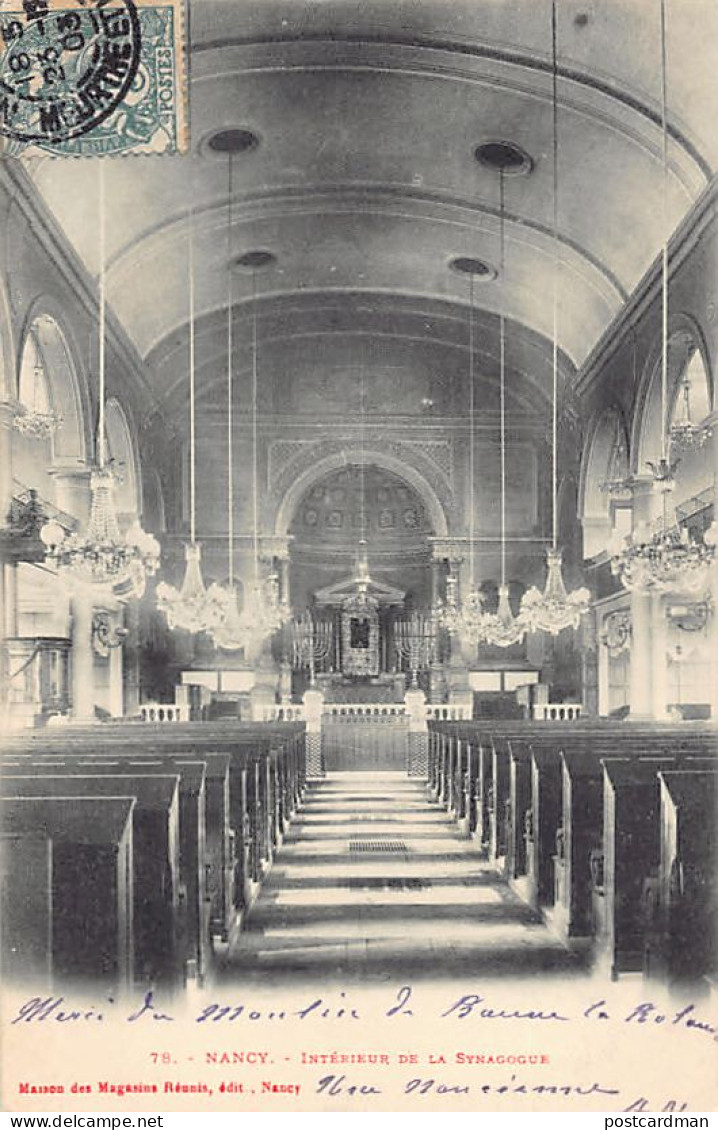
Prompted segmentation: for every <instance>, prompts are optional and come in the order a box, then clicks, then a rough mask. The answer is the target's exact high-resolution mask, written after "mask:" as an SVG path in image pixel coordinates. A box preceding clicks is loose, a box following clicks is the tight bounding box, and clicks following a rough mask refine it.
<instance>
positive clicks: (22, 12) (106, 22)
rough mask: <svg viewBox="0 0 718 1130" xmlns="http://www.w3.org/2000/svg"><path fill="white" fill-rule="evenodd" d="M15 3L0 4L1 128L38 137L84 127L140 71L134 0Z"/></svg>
mask: <svg viewBox="0 0 718 1130" xmlns="http://www.w3.org/2000/svg"><path fill="white" fill-rule="evenodd" d="M11 2H12V0H11ZM13 7H16V8H17V10H16V11H8V10H5V9H4V6H3V8H0V134H4V135H5V136H6V137H10V138H12V139H14V140H15V141H21V142H25V143H35V144H41V145H46V144H48V143H49V144H56V143H58V142H64V141H71V140H72V139H73V138H78V137H82V136H84V135H86V134H87V133H89V131H90V130H92V129H93V128H94V127H95V126H97V125H99V124H100V122H103V121H104V120H105V119H106V118H108V117H109V116H110V115H111V114H112V113H113V112H114V111H115V110H116V109H117V108H118V106H120V105H121V103H122V101H123V99H124V98H125V96H126V95H127V93H128V91H129V90H130V88H131V86H132V83H133V81H134V79H135V76H136V74H137V68H138V66H139V63H140V51H141V34H140V20H139V16H138V13H137V9H136V7H135V4H134V3H133V0H62V2H61V4H59V5H58V6H57V7H55V4H54V3H53V0H16V4H15V5H13Z"/></svg>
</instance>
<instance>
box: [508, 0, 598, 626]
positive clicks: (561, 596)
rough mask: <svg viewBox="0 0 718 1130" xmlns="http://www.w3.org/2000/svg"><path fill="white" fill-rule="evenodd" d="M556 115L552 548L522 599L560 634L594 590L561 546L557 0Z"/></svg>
mask: <svg viewBox="0 0 718 1130" xmlns="http://www.w3.org/2000/svg"><path fill="white" fill-rule="evenodd" d="M551 46H552V116H553V252H554V255H553V303H552V305H553V365H552V369H553V390H552V426H551V447H552V463H551V522H552V538H551V548H550V549H548V550H547V552H546V562H547V575H546V584H545V587H544V590H543V592H541V591H540V590H539V589H537V588H530V589H528V591H527V592H525V593H524V595H523V598H522V600H521V609H520V616H521V619H522V620H523V621H524V623H525V624H526V625H527V627H528V628H529V629H530V630H531V631H532V632H535V631H543V632H549V633H550V634H551V635H552V636H556V635H558V633H559V632H561V631H563V629H564V628H577V627H578V625H579V623H580V621H581V616H582V615H584V614H585V613H586V612H588V610H589V607H590V601H591V594H590V593H589V591H588V589H586V588H579V589H575V590H574V591H573V592H571V593H568V592H567V591H566V586H565V584H564V580H563V572H562V567H561V566H562V551H561V550H560V549H559V546H558V499H557V493H558V492H557V485H558V269H559V250H558V70H557V63H556V0H553V3H552V4H551Z"/></svg>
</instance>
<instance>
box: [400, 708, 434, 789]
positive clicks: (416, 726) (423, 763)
mask: <svg viewBox="0 0 718 1130" xmlns="http://www.w3.org/2000/svg"><path fill="white" fill-rule="evenodd" d="M404 702H405V704H406V711H407V714H408V715H409V733H408V741H409V749H408V751H407V769H408V773H409V776H410V777H424V778H426V777H428V774H429V727H428V725H427V722H426V696H425V694H424V692H423V691H422V690H421V689H420V688H418V687H414V688H410V689H409V690H408V691H407V692H406V694H405V695H404Z"/></svg>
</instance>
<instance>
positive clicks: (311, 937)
mask: <svg viewBox="0 0 718 1130" xmlns="http://www.w3.org/2000/svg"><path fill="white" fill-rule="evenodd" d="M582 972H583V970H582V967H581V963H580V961H579V960H578V959H577V958H576V957H575V955H573V954H571V953H570V952H569V951H568V950H567V949H566V948H565V947H564V946H563V945H562V944H561V942H560V941H559V940H558V939H557V938H555V937H554V936H553V935H552V934H551V933H550V932H549V930H548V929H547V928H546V927H545V926H544V925H543V923H542V922H541V921H540V919H539V917H538V915H536V914H535V913H534V912H533V911H532V910H531V909H530V908H529V907H527V906H525V905H524V904H523V903H522V902H521V901H520V900H519V899H518V898H517V897H516V896H515V895H514V894H513V892H512V891H511V890H510V889H509V887H508V884H507V883H506V882H504V881H503V880H502V879H500V878H499V877H498V876H497V874H496V872H494V871H493V870H491V869H490V868H488V867H487V865H486V864H485V863H483V862H482V860H481V859H480V857H479V854H478V852H477V849H476V846H475V845H474V844H473V843H470V842H469V841H468V840H467V839H466V838H464V837H462V836H461V835H460V834H459V832H458V830H457V828H456V825H455V824H454V823H453V821H452V820H450V818H449V817H448V816H447V814H446V813H445V812H444V811H443V810H442V809H440V808H438V807H437V806H433V805H430V804H428V803H427V800H426V786H425V783H424V782H419V781H414V780H411V779H410V778H408V777H407V776H406V774H404V773H390V772H383V773H382V772H374V773H371V774H363V773H333V774H331V775H330V776H328V777H327V778H326V779H324V780H322V781H317V782H314V783H312V784H311V785H309V786H308V789H307V793H306V795H305V800H304V803H303V805H302V808H301V810H300V811H299V813H298V814H297V816H296V817H295V818H294V820H293V821H292V824H291V827H290V828H289V830H288V832H287V835H286V836H285V840H284V844H283V846H282V848H281V850H280V851H279V853H278V855H277V858H276V860H275V862H274V866H273V868H272V871H271V873H270V875H269V877H268V879H267V881H266V883H265V885H264V887H263V889H262V891H261V894H260V896H259V898H258V900H257V902H256V904H255V905H254V907H253V908H252V911H251V913H250V915H249V919H248V921H247V923H246V924H245V929H244V931H243V932H242V933H241V934H240V935H239V937H238V938H237V939H236V941H235V942H234V943H233V944H232V946H231V947H230V950H229V953H228V955H227V958H226V961H225V963H224V966H223V968H222V969H221V970H220V973H219V978H220V980H225V981H232V980H236V979H238V978H240V977H241V980H242V981H243V982H245V981H246V980H247V979H249V980H253V979H254V978H256V979H257V980H265V979H266V980H268V981H269V982H271V983H293V982H295V981H300V980H302V979H304V978H307V979H311V980H316V979H317V977H320V978H321V980H322V981H326V980H332V979H334V978H337V979H341V980H342V981H343V982H346V980H347V978H349V979H351V980H355V981H358V982H361V983H367V982H381V981H384V980H389V979H395V978H396V977H404V978H407V977H409V978H411V979H412V980H417V979H421V978H428V979H431V980H436V979H437V978H456V977H461V976H463V975H476V974H482V975H484V976H486V975H488V976H498V977H503V976H511V977H516V976H532V975H534V974H541V975H544V976H546V975H549V976H551V975H560V976H562V977H564V976H566V975H567V974H568V975H571V974H573V975H580V974H581V973H582Z"/></svg>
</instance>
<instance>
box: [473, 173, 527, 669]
mask: <svg viewBox="0 0 718 1130" xmlns="http://www.w3.org/2000/svg"><path fill="white" fill-rule="evenodd" d="M499 193H500V221H499V222H500V225H501V226H500V232H501V237H500V244H501V247H500V253H499V275H500V278H501V281H502V286H503V288H504V294H506V288H505V277H506V256H505V240H504V171H503V169H501V170H500V171H499ZM499 397H500V403H499V411H500V420H501V584H500V585H499V605H498V608H497V610H496V612H495V613H494V614H493V615H489V614H488V613H487V614H486V616H485V617H484V622H483V634H484V640H485V642H486V643H488V644H493V645H494V646H495V647H511V646H512V645H513V644H516V643H520V642H521V640H522V639H523V638H524V636H525V635H526V625H525V624H524V622H523V620H521V618H520V617H519V618H518V619H516V618H515V617H514V614H513V612H512V611H511V605H510V603H509V586H508V584H507V582H506V326H505V318H504V313H503V306H502V310H501V313H500V314H499Z"/></svg>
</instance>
